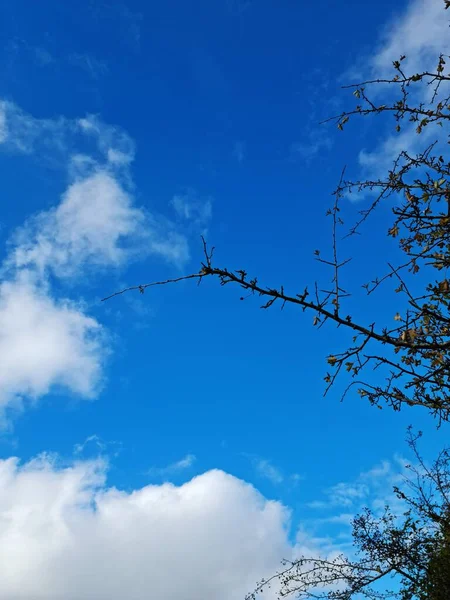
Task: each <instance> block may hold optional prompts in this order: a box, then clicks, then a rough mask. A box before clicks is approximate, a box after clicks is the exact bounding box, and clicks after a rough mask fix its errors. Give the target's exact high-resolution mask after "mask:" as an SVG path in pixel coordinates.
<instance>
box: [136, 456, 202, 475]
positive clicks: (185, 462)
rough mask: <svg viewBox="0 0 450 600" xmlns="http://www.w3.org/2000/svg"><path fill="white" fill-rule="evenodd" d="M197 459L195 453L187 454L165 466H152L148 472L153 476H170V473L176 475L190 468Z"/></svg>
mask: <svg viewBox="0 0 450 600" xmlns="http://www.w3.org/2000/svg"><path fill="white" fill-rule="evenodd" d="M196 460H197V458H196V456H195V455H194V454H186V456H184V457H183V458H181V459H180V460H177V461H176V462H174V463H171V464H170V465H167V466H165V467H151V468H150V469H149V470H148V471H147V474H148V475H150V476H152V477H169V476H170V475H175V474H176V473H180V472H181V471H185V470H186V469H189V468H190V467H192V465H193V464H194V463H195V461H196Z"/></svg>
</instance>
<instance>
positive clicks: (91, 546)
mask: <svg viewBox="0 0 450 600" xmlns="http://www.w3.org/2000/svg"><path fill="white" fill-rule="evenodd" d="M106 466H107V465H106V464H105V462H104V461H101V460H96V461H81V462H76V463H74V464H72V465H70V466H66V467H65V468H60V467H58V465H57V460H56V459H55V458H52V457H48V456H42V457H40V458H38V459H36V460H34V461H31V462H30V463H27V464H25V465H24V466H19V463H18V460H17V459H15V458H10V459H8V460H2V461H0V536H1V539H2V544H1V545H0V597H2V598H5V599H8V600H44V599H45V600H78V598H83V599H86V600H90V599H92V600H94V599H95V600H123V599H124V598H127V599H128V600H138V599H139V600H141V598H143V597H149V598H163V599H164V600H178V599H179V598H183V599H184V600H197V599H198V598H208V599H209V600H229V599H230V598H243V597H244V595H245V594H246V593H247V592H249V591H251V590H252V589H253V587H254V585H255V583H256V582H257V580H259V579H260V578H261V577H264V576H268V575H271V574H273V572H274V571H276V570H277V569H278V568H279V566H280V560H281V559H282V558H283V557H285V558H286V557H287V558H289V557H291V556H292V548H291V547H290V545H289V542H288V540H287V525H288V522H289V512H288V511H287V510H286V509H285V508H284V507H283V506H282V505H281V504H280V503H278V502H274V501H268V500H266V499H265V498H264V497H262V496H261V495H260V494H259V493H258V492H257V491H256V490H255V489H254V488H253V487H252V486H251V485H249V484H247V483H245V482H243V481H240V480H238V479H236V478H234V477H232V476H230V475H227V474H226V473H224V472H222V471H210V472H208V473H205V474H203V475H200V476H198V477H196V478H194V479H192V480H191V481H189V482H188V483H185V484H184V485H182V486H180V487H176V486H174V485H172V484H169V483H166V484H163V485H158V486H154V485H151V486H146V487H143V488H141V489H136V490H134V491H131V492H125V491H121V490H118V489H116V488H111V487H107V485H106V483H105V476H106ZM275 597H276V589H275V588H274V589H273V590H272V591H270V592H269V593H268V594H267V595H265V596H264V598H275Z"/></svg>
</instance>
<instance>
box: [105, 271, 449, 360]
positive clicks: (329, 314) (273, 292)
mask: <svg viewBox="0 0 450 600" xmlns="http://www.w3.org/2000/svg"><path fill="white" fill-rule="evenodd" d="M208 276H215V277H218V278H219V279H220V280H221V282H222V284H226V283H231V282H233V283H237V284H238V285H240V286H241V287H242V288H243V289H245V290H248V291H250V292H252V293H256V294H259V295H260V296H263V297H269V298H270V300H269V303H268V305H265V306H264V308H268V306H270V305H271V304H273V303H274V302H275V301H276V300H280V301H281V302H283V303H289V304H295V305H297V306H301V307H302V309H303V310H306V309H309V310H312V311H314V312H316V313H318V314H319V315H321V316H323V317H325V318H327V319H331V320H332V321H334V322H335V323H337V324H338V325H344V326H345V327H348V328H349V329H352V330H353V331H355V332H357V333H359V334H362V335H364V336H367V337H368V338H370V339H372V340H376V341H378V342H381V343H382V344H389V345H391V346H393V347H395V348H405V349H408V348H411V342H408V341H404V340H402V339H401V338H395V337H392V336H389V335H387V334H384V333H378V332H376V331H375V330H374V329H373V327H365V326H363V325H360V324H358V323H354V322H353V321H352V320H351V317H350V316H348V317H345V318H344V317H341V316H340V314H339V312H338V311H337V310H333V311H331V310H328V309H327V308H326V307H325V306H324V305H323V304H321V303H320V302H319V301H316V302H314V301H309V300H307V296H308V292H307V290H305V292H304V293H303V294H298V295H296V296H290V295H288V294H286V293H285V292H284V289H283V288H281V289H280V290H277V289H274V288H263V287H261V286H260V285H258V283H257V282H256V280H255V279H253V280H248V279H247V278H246V274H245V272H244V271H236V272H233V271H229V270H228V269H221V268H217V267H213V266H212V265H211V263H210V261H209V260H208V261H207V264H204V265H203V266H202V270H201V271H200V272H199V273H192V274H190V275H182V276H181V277H177V278H175V279H166V280H164V281H155V282H152V283H146V284H141V285H135V286H131V287H128V288H125V289H122V290H120V291H118V292H115V293H113V294H111V295H109V296H106V297H105V298H103V299H102V302H105V301H107V300H110V299H111V298H114V297H116V296H120V295H122V294H124V293H126V292H130V291H139V292H141V293H144V290H146V289H147V288H149V287H154V286H158V285H167V284H170V283H179V282H180V281H185V280H190V279H196V280H198V281H199V282H200V281H201V280H202V279H203V278H204V277H208ZM449 347H450V341H448V342H445V343H442V344H419V343H415V344H414V349H415V350H437V349H445V348H449Z"/></svg>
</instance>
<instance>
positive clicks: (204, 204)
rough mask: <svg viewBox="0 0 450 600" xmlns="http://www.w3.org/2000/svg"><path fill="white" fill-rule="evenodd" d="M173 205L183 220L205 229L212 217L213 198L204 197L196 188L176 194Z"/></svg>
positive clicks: (172, 201)
mask: <svg viewBox="0 0 450 600" xmlns="http://www.w3.org/2000/svg"><path fill="white" fill-rule="evenodd" d="M171 205H172V207H173V209H174V210H175V213H176V214H177V216H178V218H179V219H180V220H181V221H184V222H187V223H189V224H190V225H191V226H194V227H196V228H199V229H202V230H204V229H205V228H206V227H207V225H208V223H209V222H210V220H211V217H212V205H213V202H212V198H211V197H209V196H208V197H206V198H204V197H202V196H200V195H199V194H198V193H197V192H196V191H195V190H193V189H188V190H186V191H185V192H184V193H182V194H176V195H175V196H174V197H173V198H172V200H171Z"/></svg>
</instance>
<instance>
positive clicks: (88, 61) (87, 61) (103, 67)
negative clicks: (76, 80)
mask: <svg viewBox="0 0 450 600" xmlns="http://www.w3.org/2000/svg"><path fill="white" fill-rule="evenodd" d="M68 61H69V62H70V63H71V64H72V65H74V66H75V67H79V68H80V69H83V70H84V71H86V73H87V74H88V75H89V76H90V77H91V78H92V79H98V78H99V77H101V76H102V75H106V74H107V73H108V71H109V67H108V63H107V62H106V61H104V60H100V59H98V58H95V56H92V55H90V54H85V53H78V52H75V53H74V54H71V55H70V56H69V58H68Z"/></svg>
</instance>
